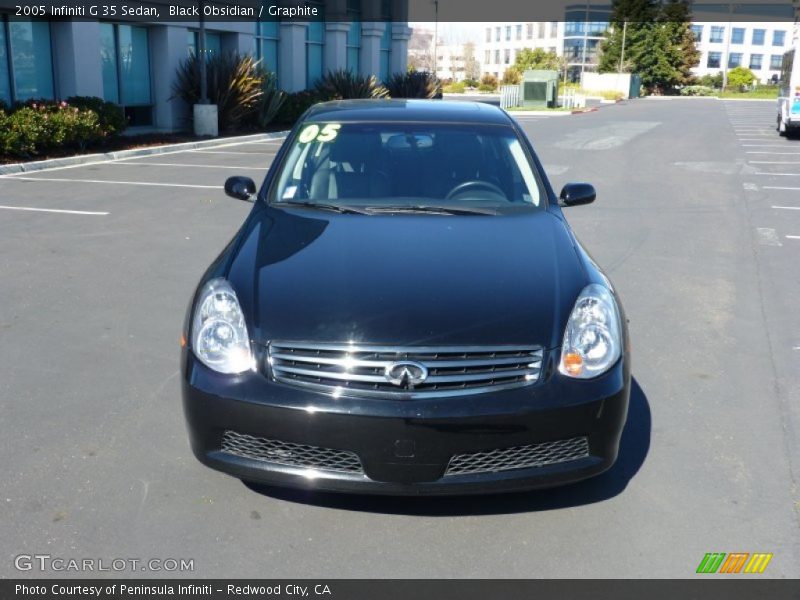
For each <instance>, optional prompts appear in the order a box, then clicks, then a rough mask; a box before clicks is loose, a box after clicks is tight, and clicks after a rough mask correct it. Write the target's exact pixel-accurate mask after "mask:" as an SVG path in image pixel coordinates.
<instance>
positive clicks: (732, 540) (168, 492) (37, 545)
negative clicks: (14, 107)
mask: <svg viewBox="0 0 800 600" xmlns="http://www.w3.org/2000/svg"><path fill="white" fill-rule="evenodd" d="M518 118H519V119H520V121H521V122H522V123H523V125H524V127H525V130H526V132H527V133H528V135H529V136H530V138H531V140H532V142H533V144H534V146H535V147H536V149H537V152H538V153H539V155H540V158H541V159H542V161H543V163H544V164H545V168H546V170H547V172H548V174H549V176H550V179H551V182H552V184H553V187H554V188H556V190H558V189H560V187H561V186H562V185H563V184H564V183H566V182H568V181H589V182H591V183H593V184H595V186H596V188H597V190H598V199H597V201H596V203H595V204H593V205H590V206H586V207H576V208H572V209H567V210H568V212H567V216H568V218H569V220H570V222H571V223H572V225H573V227H574V229H575V231H576V233H577V234H578V236H579V237H580V238H581V240H582V241H583V242H584V244H585V245H586V246H587V248H588V249H589V250H590V251H591V252H592V254H593V256H594V257H595V259H596V260H597V262H598V263H599V264H600V265H601V266H602V267H603V268H604V269H605V270H606V272H607V273H608V274H609V275H610V277H611V278H612V280H613V281H614V283H615V284H616V286H617V287H618V289H619V291H620V294H621V297H622V298H623V301H624V304H625V308H626V311H627V315H628V317H629V319H630V328H631V335H632V339H633V359H634V364H633V373H634V378H635V383H634V386H633V396H632V400H631V409H630V414H629V421H628V424H627V426H626V430H625V433H624V434H623V439H622V448H621V456H620V459H619V461H618V463H617V465H616V466H615V467H614V468H613V469H612V470H611V471H610V472H608V473H606V474H604V475H602V476H601V477H598V478H595V479H593V480H590V481H587V482H583V483H580V484H576V485H572V486H569V487H565V488H560V489H553V490H545V491H538V492H533V493H528V494H514V495H507V496H489V497H470V498H438V499H415V498H398V499H393V498H364V497H348V496H332V495H315V494H311V493H302V492H289V491H278V490H267V489H251V488H249V487H247V486H245V485H244V484H242V483H241V482H239V481H238V480H236V479H233V478H231V477H228V476H226V475H222V474H220V473H216V472H214V471H211V470H208V469H206V468H205V467H203V466H201V465H200V464H199V463H198V462H197V461H196V460H195V459H194V457H193V456H192V455H191V452H190V450H189V447H188V443H187V436H186V431H185V427H184V423H183V415H182V411H181V406H180V393H179V377H178V355H179V348H178V336H179V332H180V326H181V323H182V319H183V315H184V311H185V308H186V304H187V302H188V301H189V296H190V294H191V293H192V291H193V289H194V286H195V285H196V283H197V281H198V279H199V277H200V276H201V274H202V273H203V271H204V270H205V268H206V267H207V265H208V264H209V263H210V262H211V260H213V258H214V257H215V256H216V255H217V254H218V253H219V251H220V250H221V249H222V247H223V246H224V245H225V244H226V243H227V241H228V240H229V239H230V238H231V236H232V235H233V234H234V232H235V231H236V229H237V227H238V226H239V224H240V223H241V222H242V220H243V219H244V218H245V216H246V215H247V213H248V210H249V205H248V204H246V203H244V202H237V201H236V200H232V199H230V198H227V197H225V196H224V195H223V193H222V184H223V182H224V179H225V178H226V177H228V176H229V175H232V174H242V175H248V176H251V177H253V178H254V179H256V180H257V181H259V180H260V179H261V178H263V176H264V174H265V172H266V168H267V167H268V165H269V163H270V161H271V160H272V158H273V157H274V155H275V153H276V151H277V149H278V147H279V144H280V141H270V142H258V143H246V144H238V145H228V146H225V147H220V148H212V149H207V150H195V151H183V152H175V153H170V154H162V155H158V156H148V157H142V158H135V159H128V160H121V161H116V162H110V163H103V164H95V165H86V166H80V167H74V168H62V169H56V170H49V171H42V172H36V173H28V174H23V175H14V176H6V177H0V205H2V206H0V281H2V284H0V297H1V298H2V301H1V302H0V415H2V423H3V435H2V436H0V448H2V456H3V457H4V465H5V467H4V477H3V478H2V483H0V488H1V489H2V492H0V519H1V520H2V523H3V535H2V556H3V558H2V560H0V576H3V577H11V576H33V575H36V576H40V575H41V573H38V572H35V571H31V572H25V573H20V572H19V571H17V570H16V569H15V568H14V560H13V559H14V557H15V556H17V555H19V554H24V553H27V554H34V553H46V554H50V555H52V556H58V557H64V558H86V557H88V558H104V559H107V560H111V559H114V558H140V559H149V558H161V559H163V558H184V559H193V560H194V571H193V572H190V573H184V575H192V576H195V577H223V576H226V577H278V576H279V577H318V578H326V577H523V578H527V577H652V578H658V577H691V576H692V575H693V574H694V572H695V569H696V567H697V565H698V563H699V562H700V560H701V559H702V558H703V556H704V554H705V553H706V552H771V553H773V554H774V558H773V559H772V562H771V563H770V564H769V568H768V569H767V571H766V572H765V573H764V575H763V576H771V577H798V576H800V541H799V540H800V490H798V477H800V311H798V310H797V306H798V300H797V299H798V298H800V267H798V265H800V140H796V139H794V140H787V139H784V138H780V137H779V136H778V135H777V133H776V132H775V129H774V106H773V104H772V103H765V102H735V101H718V100H714V99H675V100H661V101H659V100H638V101H633V102H629V103H627V104H617V105H613V106H604V107H602V108H601V109H600V110H598V111H597V112H593V113H586V114H581V115H572V116H563V117H541V116H535V115H522V116H519V117H518ZM47 574H48V575H53V576H55V575H73V576H79V575H81V574H80V573H53V572H48V573H47ZM125 575H128V576H136V575H147V576H160V575H165V573H159V572H155V573H154V572H146V573H140V572H133V573H130V572H126V573H125ZM166 575H175V573H166ZM84 576H86V574H84Z"/></svg>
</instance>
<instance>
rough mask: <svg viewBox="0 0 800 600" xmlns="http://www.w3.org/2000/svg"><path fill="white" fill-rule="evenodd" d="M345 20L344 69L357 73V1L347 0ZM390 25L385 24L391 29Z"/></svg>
mask: <svg viewBox="0 0 800 600" xmlns="http://www.w3.org/2000/svg"><path fill="white" fill-rule="evenodd" d="M347 20H348V21H349V22H350V29H349V30H348V31H347V41H346V42H345V43H346V46H347V52H346V59H345V60H346V65H345V68H346V69H347V70H348V71H350V72H351V73H358V64H359V63H358V57H359V54H360V51H361V3H360V2H359V0H347ZM391 26H392V24H391V23H387V27H389V28H391ZM309 83H310V82H309Z"/></svg>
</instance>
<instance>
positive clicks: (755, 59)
mask: <svg viewBox="0 0 800 600" xmlns="http://www.w3.org/2000/svg"><path fill="white" fill-rule="evenodd" d="M763 59H764V55H763V54H751V55H750V68H751V69H753V70H754V71H760V70H761V62H762V60H763Z"/></svg>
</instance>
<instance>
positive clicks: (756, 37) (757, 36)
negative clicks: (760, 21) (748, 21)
mask: <svg viewBox="0 0 800 600" xmlns="http://www.w3.org/2000/svg"><path fill="white" fill-rule="evenodd" d="M766 33H767V32H766V30H765V29H753V45H755V46H763V45H764V36H765V35H766Z"/></svg>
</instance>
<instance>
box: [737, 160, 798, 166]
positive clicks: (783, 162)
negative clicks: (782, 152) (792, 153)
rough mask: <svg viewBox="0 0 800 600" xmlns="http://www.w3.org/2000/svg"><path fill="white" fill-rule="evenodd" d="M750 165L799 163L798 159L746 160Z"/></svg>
mask: <svg viewBox="0 0 800 600" xmlns="http://www.w3.org/2000/svg"><path fill="white" fill-rule="evenodd" d="M747 162H749V163H750V164H751V165H800V160H748V161H747Z"/></svg>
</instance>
